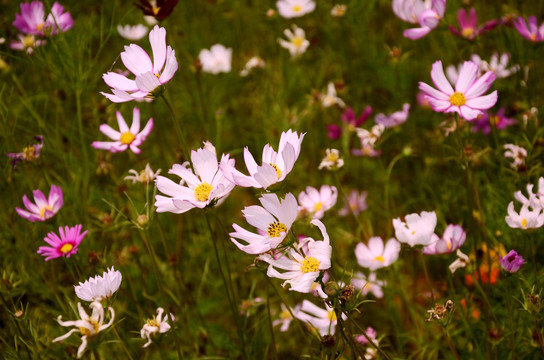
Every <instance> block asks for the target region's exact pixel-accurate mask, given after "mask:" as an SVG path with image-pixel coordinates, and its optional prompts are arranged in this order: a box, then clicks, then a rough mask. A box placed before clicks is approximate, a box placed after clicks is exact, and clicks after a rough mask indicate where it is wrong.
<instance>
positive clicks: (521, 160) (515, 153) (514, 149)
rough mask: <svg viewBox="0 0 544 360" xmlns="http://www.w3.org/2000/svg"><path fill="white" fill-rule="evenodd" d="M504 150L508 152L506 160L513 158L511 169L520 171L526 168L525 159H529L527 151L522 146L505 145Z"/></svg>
mask: <svg viewBox="0 0 544 360" xmlns="http://www.w3.org/2000/svg"><path fill="white" fill-rule="evenodd" d="M503 147H504V149H505V150H506V151H505V152H504V157H505V158H511V159H512V160H514V161H512V163H511V164H510V166H511V167H513V168H514V169H520V168H522V167H524V166H525V159H526V158H527V150H525V149H524V148H522V147H521V146H517V145H514V144H504V146H503Z"/></svg>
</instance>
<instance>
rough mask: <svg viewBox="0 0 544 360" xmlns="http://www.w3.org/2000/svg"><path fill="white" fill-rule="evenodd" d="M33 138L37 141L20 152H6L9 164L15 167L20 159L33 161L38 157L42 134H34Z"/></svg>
mask: <svg viewBox="0 0 544 360" xmlns="http://www.w3.org/2000/svg"><path fill="white" fill-rule="evenodd" d="M34 140H36V141H37V143H36V144H30V145H28V146H27V147H25V148H24V149H23V151H21V152H20V153H7V154H6V155H7V157H8V158H10V159H11V160H10V162H9V163H10V164H11V165H12V166H13V169H15V168H17V164H18V163H20V162H21V161H33V160H36V159H37V158H39V157H40V154H41V152H42V149H43V136H42V135H36V136H34Z"/></svg>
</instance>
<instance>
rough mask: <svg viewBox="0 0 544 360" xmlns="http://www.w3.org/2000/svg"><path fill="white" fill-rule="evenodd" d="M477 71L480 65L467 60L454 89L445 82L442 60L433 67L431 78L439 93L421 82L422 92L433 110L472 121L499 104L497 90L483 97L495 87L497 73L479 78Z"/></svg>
mask: <svg viewBox="0 0 544 360" xmlns="http://www.w3.org/2000/svg"><path fill="white" fill-rule="evenodd" d="M478 70H479V66H478V65H477V64H475V63H474V62H472V61H465V63H464V64H463V67H462V68H461V71H460V73H459V77H458V78H457V81H456V83H455V90H454V89H453V88H452V86H451V85H450V83H449V82H448V80H447V79H446V76H445V75H444V69H443V68H442V62H441V61H440V60H439V61H436V62H435V63H434V64H433V66H432V70H431V78H432V80H433V83H434V85H435V86H436V87H437V88H438V90H436V89H435V88H433V87H431V86H429V85H428V84H426V83H424V82H420V83H419V89H420V90H422V91H423V92H425V94H426V95H427V96H426V97H427V100H429V103H430V104H431V107H432V108H433V109H434V111H438V112H446V113H449V112H456V113H458V114H459V115H460V116H461V117H462V118H464V119H465V120H469V121H470V120H473V119H475V118H476V117H477V116H478V115H480V114H481V113H482V112H483V110H487V109H489V108H491V107H492V106H493V105H495V103H496V102H497V90H495V91H493V92H492V93H491V94H488V95H485V96H484V95H482V94H483V93H485V92H486V91H487V90H489V88H490V87H491V85H492V84H493V81H494V80H495V78H496V76H495V74H494V73H493V71H488V72H486V73H485V74H484V75H482V76H481V77H480V78H478V77H477V76H478Z"/></svg>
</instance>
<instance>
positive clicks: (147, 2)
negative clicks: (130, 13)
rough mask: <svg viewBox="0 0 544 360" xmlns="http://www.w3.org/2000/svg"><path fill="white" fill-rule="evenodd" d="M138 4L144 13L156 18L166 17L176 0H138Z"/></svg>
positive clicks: (172, 9) (162, 18)
mask: <svg viewBox="0 0 544 360" xmlns="http://www.w3.org/2000/svg"><path fill="white" fill-rule="evenodd" d="M139 1H140V4H136V6H137V7H139V8H140V9H141V10H142V11H143V13H144V15H147V16H152V17H154V18H155V19H157V20H164V19H166V18H167V17H168V16H169V15H170V14H171V13H172V11H174V7H175V6H176V5H177V3H178V0H139Z"/></svg>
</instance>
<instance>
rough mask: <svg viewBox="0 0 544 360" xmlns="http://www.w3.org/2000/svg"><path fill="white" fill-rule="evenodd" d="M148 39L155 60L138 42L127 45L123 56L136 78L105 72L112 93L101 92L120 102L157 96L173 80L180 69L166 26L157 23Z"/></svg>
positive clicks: (104, 77)
mask: <svg viewBox="0 0 544 360" xmlns="http://www.w3.org/2000/svg"><path fill="white" fill-rule="evenodd" d="M149 42H150V43H151V50H152V51H153V61H151V58H150V57H149V55H148V54H147V52H145V50H144V49H142V48H141V47H140V46H138V45H136V44H130V45H129V46H125V51H123V52H122V53H121V60H122V61H123V64H125V66H126V67H127V69H128V70H129V71H130V72H131V73H133V74H134V76H135V79H134V80H132V79H129V78H127V77H126V76H123V75H121V74H118V73H116V72H111V71H110V72H108V73H106V74H104V75H102V78H103V79H104V82H105V83H106V84H107V85H108V86H110V87H111V92H112V94H107V93H104V92H101V94H102V95H104V96H105V97H106V98H108V99H110V100H111V101H113V102H115V103H120V102H126V101H131V100H143V99H144V98H155V97H157V96H160V95H161V94H162V92H163V91H164V88H163V85H164V84H166V83H167V82H168V81H170V79H172V77H174V74H175V73H176V71H177V70H178V62H177V60H176V52H175V51H174V50H172V48H171V47H170V46H168V47H167V46H166V29H165V28H159V26H158V25H155V27H154V28H153V30H151V31H150V32H149Z"/></svg>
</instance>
